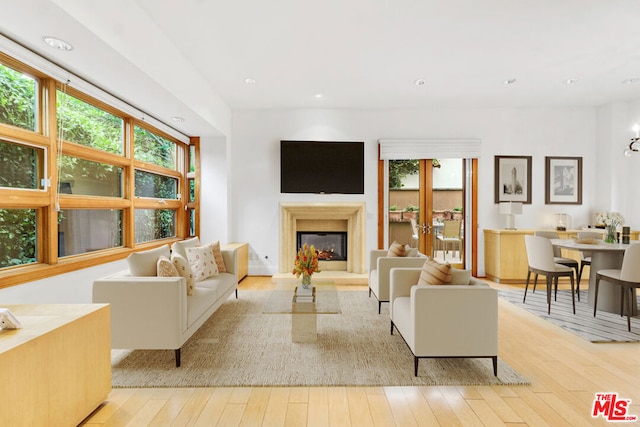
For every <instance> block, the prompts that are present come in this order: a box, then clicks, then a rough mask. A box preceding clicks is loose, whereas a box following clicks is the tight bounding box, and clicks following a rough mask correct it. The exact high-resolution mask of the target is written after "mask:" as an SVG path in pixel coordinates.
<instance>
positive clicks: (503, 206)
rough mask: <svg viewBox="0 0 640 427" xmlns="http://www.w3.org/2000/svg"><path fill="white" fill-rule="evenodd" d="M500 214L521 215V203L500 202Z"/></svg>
mask: <svg viewBox="0 0 640 427" xmlns="http://www.w3.org/2000/svg"><path fill="white" fill-rule="evenodd" d="M500 213H501V214H506V215H521V214H522V203H520V202H500Z"/></svg>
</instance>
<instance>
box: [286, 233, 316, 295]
mask: <svg viewBox="0 0 640 427" xmlns="http://www.w3.org/2000/svg"><path fill="white" fill-rule="evenodd" d="M316 271H318V272H319V271H320V268H319V267H318V252H317V251H316V248H315V247H314V246H313V245H311V246H309V245H307V244H306V243H305V244H304V245H303V246H302V247H301V248H300V249H299V250H298V254H297V255H296V260H295V264H294V267H293V271H292V273H293V274H295V275H296V277H300V275H302V285H303V286H304V287H305V288H307V287H308V286H309V285H311V275H312V274H313V273H315V272H316Z"/></svg>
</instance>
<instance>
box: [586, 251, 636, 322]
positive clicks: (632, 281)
mask: <svg viewBox="0 0 640 427" xmlns="http://www.w3.org/2000/svg"><path fill="white" fill-rule="evenodd" d="M600 279H604V280H606V281H607V282H611V283H615V284H616V285H619V286H621V287H622V293H621V295H620V316H623V315H624V302H625V299H626V301H627V329H628V330H629V332H631V315H632V314H633V304H634V303H635V302H636V299H635V298H634V296H635V295H634V294H635V292H634V290H635V289H637V288H640V243H634V244H632V245H629V247H628V248H627V250H626V251H625V252H624V257H623V258H622V268H620V269H606V270H598V272H597V273H596V291H595V296H594V299H593V317H596V310H597V309H598V289H599V288H600Z"/></svg>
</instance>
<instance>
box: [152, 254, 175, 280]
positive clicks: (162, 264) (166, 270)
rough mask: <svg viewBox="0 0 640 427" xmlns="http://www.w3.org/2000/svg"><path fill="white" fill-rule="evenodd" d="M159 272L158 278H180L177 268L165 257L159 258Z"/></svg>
mask: <svg viewBox="0 0 640 427" xmlns="http://www.w3.org/2000/svg"><path fill="white" fill-rule="evenodd" d="M157 272H158V277H180V273H178V269H177V268H176V266H175V265H173V263H172V262H171V260H170V259H169V258H167V257H166V256H164V255H163V256H161V257H160V258H158V264H157Z"/></svg>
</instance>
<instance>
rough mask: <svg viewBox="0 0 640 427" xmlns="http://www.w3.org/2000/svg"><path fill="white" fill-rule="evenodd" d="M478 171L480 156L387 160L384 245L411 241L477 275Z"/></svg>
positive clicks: (381, 223)
mask: <svg viewBox="0 0 640 427" xmlns="http://www.w3.org/2000/svg"><path fill="white" fill-rule="evenodd" d="M476 169H477V160H475V159H414V160H385V161H382V160H381V161H380V165H379V176H380V180H379V181H380V182H379V186H380V187H382V189H381V191H380V190H379V209H378V212H379V215H381V218H382V219H381V220H379V222H378V225H379V230H378V246H379V247H380V248H385V247H388V246H389V244H390V243H392V242H393V241H397V242H399V243H403V244H409V245H410V246H411V247H416V248H418V249H419V251H420V252H421V253H423V254H426V255H428V256H431V257H434V258H435V259H438V260H440V261H446V262H449V263H450V264H452V265H453V266H455V267H458V268H472V270H473V273H474V274H475V273H476V272H477V266H476V257H475V256H473V254H475V253H476V251H475V248H476V247H477V242H476V234H477V227H476V224H477V221H476V218H477V216H476V215H477V214H476V212H477V198H476V197H473V194H476V193H477V191H476V190H477V181H476V179H475V177H476V176H477V173H476ZM380 196H382V197H380ZM381 237H382V238H381ZM468 253H469V254H472V256H471V257H470V258H469V259H467V258H468V257H466V256H465V255H466V254H468Z"/></svg>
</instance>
